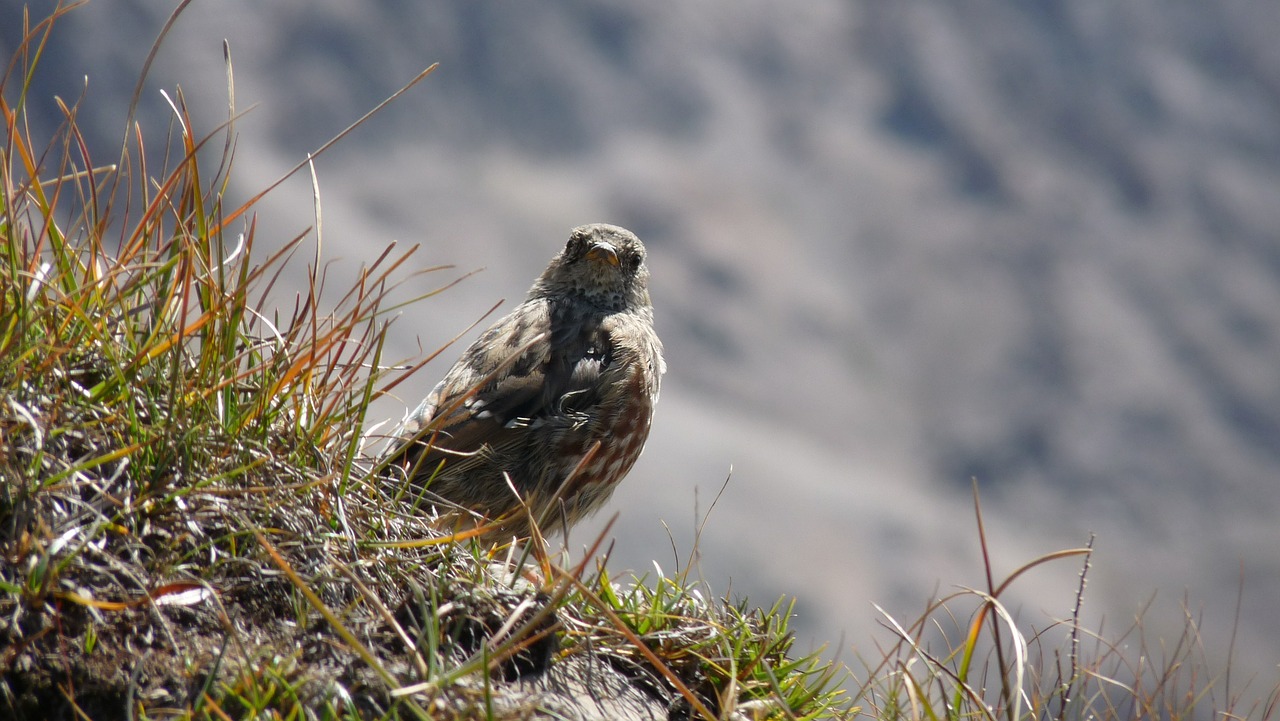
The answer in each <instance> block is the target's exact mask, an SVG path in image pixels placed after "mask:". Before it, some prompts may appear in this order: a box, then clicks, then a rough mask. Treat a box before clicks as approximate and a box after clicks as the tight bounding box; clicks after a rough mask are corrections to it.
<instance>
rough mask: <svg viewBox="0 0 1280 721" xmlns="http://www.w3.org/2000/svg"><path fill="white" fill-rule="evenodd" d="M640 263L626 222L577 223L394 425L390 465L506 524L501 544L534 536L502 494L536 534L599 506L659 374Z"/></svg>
mask: <svg viewBox="0 0 1280 721" xmlns="http://www.w3.org/2000/svg"><path fill="white" fill-rule="evenodd" d="M644 257H645V250H644V245H643V244H642V243H641V242H640V240H639V238H637V237H636V236H635V235H633V234H632V233H631V232H629V231H627V230H625V229H623V228H619V227H617V226H612V225H605V224H593V225H585V226H581V227H579V228H575V229H574V230H573V232H572V233H571V234H570V237H569V242H568V243H567V244H566V245H565V247H564V250H562V251H561V252H560V253H559V254H557V255H556V257H555V258H553V259H552V260H551V263H550V264H549V265H548V266H547V269H546V270H545V271H543V273H542V275H541V276H539V278H538V279H537V281H535V282H534V284H533V287H532V288H531V289H530V290H529V294H528V296H527V298H526V299H525V301H524V302H523V303H521V304H520V305H519V306H518V307H517V308H516V309H515V310H513V311H512V312H511V313H510V314H509V315H507V316H506V317H504V318H502V319H501V320H499V321H498V322H497V323H495V324H494V325H493V326H492V327H490V328H489V329H488V330H487V331H485V332H484V334H483V335H481V336H480V338H479V339H478V340H477V341H476V342H475V343H474V344H472V345H471V347H469V348H468V349H467V350H466V351H465V352H464V353H463V354H462V357H461V358H460V359H459V360H458V362H457V363H456V364H455V365H454V366H453V368H452V369H451V370H450V371H449V372H448V373H447V374H446V375H445V377H444V379H443V380H441V381H440V383H439V384H437V385H436V387H435V388H434V389H433V390H432V391H431V393H430V394H429V395H428V396H427V398H426V400H424V401H423V402H422V404H421V405H420V406H418V408H417V409H416V410H415V411H414V412H413V413H411V414H410V415H409V417H408V419H407V420H406V421H405V423H404V424H403V425H402V426H401V428H399V429H398V430H397V431H396V433H395V440H394V442H393V446H392V451H391V455H390V459H391V463H392V464H393V465H394V466H396V467H398V468H400V469H403V471H404V472H405V473H406V474H409V475H410V476H411V480H412V481H413V482H415V483H416V484H419V485H421V484H424V483H425V484H427V485H428V490H429V491H430V492H431V493H432V494H434V495H435V496H438V497H440V498H443V499H445V500H447V501H449V502H451V503H455V504H457V505H459V506H462V507H464V508H467V509H470V510H473V511H476V512H478V513H480V514H482V515H484V516H487V517H489V518H491V519H494V518H499V517H506V518H507V519H508V520H507V521H506V522H505V523H503V524H502V526H501V530H500V532H501V534H503V535H507V536H510V535H516V536H527V535H528V534H529V532H530V528H529V518H528V515H527V514H525V513H524V512H522V511H520V510H519V509H520V504H519V501H518V500H517V498H516V497H515V495H514V494H513V492H512V486H514V488H515V490H516V491H518V492H519V494H520V496H521V497H522V498H523V499H524V501H525V503H527V504H528V505H529V507H530V508H531V510H532V511H533V515H534V517H535V520H536V521H537V522H538V523H539V525H540V526H541V527H542V528H543V529H544V530H546V531H550V530H551V529H550V528H548V526H549V525H553V526H555V527H556V528H558V527H559V526H558V524H559V523H560V522H561V521H564V522H567V523H568V524H569V525H572V524H573V523H576V522H577V521H579V520H581V519H582V518H584V517H585V516H587V515H588V514H590V513H592V512H593V511H595V510H597V509H598V508H599V507H600V506H601V505H603V504H604V502H605V501H606V500H608V498H609V496H610V494H612V492H613V489H614V488H615V487H616V486H617V484H618V482H619V481H621V480H622V477H623V476H625V475H626V474H627V472H628V471H630V470H631V466H632V465H633V464H634V463H635V461H636V459H637V458H639V456H640V452H641V451H642V450H643V448H644V443H645V440H646V439H647V437H648V435H649V426H650V422H651V419H652V415H653V407H654V404H655V403H656V402H657V400H658V387H659V380H660V378H661V376H662V373H663V372H665V370H666V366H665V364H664V362H663V360H662V343H661V341H659V340H658V336H657V334H656V333H655V332H654V328H653V308H652V305H651V304H650V301H649V291H648V279H649V272H648V269H647V267H646V266H645V263H644ZM597 442H599V443H600V447H599V449H598V450H597V452H596V453H595V454H594V455H592V457H591V458H590V459H589V460H587V461H586V462H585V463H584V462H583V460H584V456H585V455H586V454H587V453H588V452H589V451H590V449H591V448H592V447H593V446H594V445H595V444H596V443H597ZM579 466H581V467H580V468H578V467H579ZM575 468H578V471H577V473H574V469H575ZM504 473H505V474H506V477H509V478H510V480H511V485H508V483H507V480H506V477H504ZM571 474H573V477H572V478H571V479H570V475H571ZM566 479H568V480H569V483H567V484H566V483H565V481H566Z"/></svg>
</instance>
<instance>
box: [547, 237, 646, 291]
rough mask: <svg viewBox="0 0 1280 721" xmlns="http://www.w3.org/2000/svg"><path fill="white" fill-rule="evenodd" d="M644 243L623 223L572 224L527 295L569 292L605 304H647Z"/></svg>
mask: <svg viewBox="0 0 1280 721" xmlns="http://www.w3.org/2000/svg"><path fill="white" fill-rule="evenodd" d="M644 260H645V252H644V243H641V242H640V239H639V238H637V237H636V236H635V234H634V233H632V232H631V231H629V230H627V229H626V228H620V227H618V226H616V225H607V224H605V223H592V224H590V225H582V226H579V227H577V228H574V229H573V232H571V233H570V234H569V242H568V243H566V244H565V246H564V250H562V251H560V253H559V254H557V255H556V257H555V258H552V259H551V263H550V264H549V265H548V266H547V269H546V270H545V271H543V272H542V275H541V276H539V277H538V280H537V281H536V282H535V283H534V284H533V288H532V289H530V291H529V296H530V297H531V298H532V297H539V296H543V297H546V296H556V295H563V294H573V295H577V296H580V297H581V298H583V299H584V300H586V301H588V302H590V303H592V304H593V305H596V306H599V307H601V308H607V309H610V310H627V309H631V310H640V309H647V308H649V307H650V302H649V269H648V268H647V267H646V266H645V263H644Z"/></svg>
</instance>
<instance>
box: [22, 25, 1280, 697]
mask: <svg viewBox="0 0 1280 721" xmlns="http://www.w3.org/2000/svg"><path fill="white" fill-rule="evenodd" d="M69 10H70V9H68V8H61V7H60V8H59V9H58V10H56V11H54V12H53V13H52V14H51V15H50V16H49V17H47V18H44V19H41V20H40V21H38V22H33V23H28V25H27V26H26V28H25V29H26V38H27V39H26V42H25V43H23V45H22V46H21V47H20V48H19V50H18V52H17V53H16V55H15V57H14V59H13V61H12V63H11V64H10V65H9V66H8V69H7V71H6V73H5V75H4V76H3V80H2V81H0V111H2V113H3V119H4V123H5V136H4V146H3V149H2V150H0V153H2V155H0V186H2V187H0V243H2V244H3V245H2V247H0V254H2V255H3V258H2V260H0V478H2V480H0V554H2V555H3V563H0V715H2V716H7V717H12V718H17V719H45V718H59V719H116V718H134V719H159V718H165V719H170V718H183V719H193V718H194V719H241V718H281V719H296V718H353V719H354V718H361V719H367V718H374V719H382V718H387V719H398V718H443V719H452V718H457V719H490V718H492V719H515V718H544V717H545V718H556V717H560V716H569V717H572V715H573V714H574V713H578V712H584V713H595V714H596V715H597V716H598V717H601V718H617V719H623V718H632V717H637V718H641V717H643V718H647V717H657V718H703V719H764V718H777V719H828V718H830V719H836V718H853V717H855V716H867V717H871V718H876V719H884V720H886V721H888V720H889V719H930V720H932V721H941V720H942V719H947V720H948V721H950V720H955V721H959V720H961V719H968V718H978V719H986V718H990V719H1004V720H1006V721H1016V720H1019V719H1027V718H1037V719H1040V718H1043V719H1087V718H1097V719H1131V718H1142V717H1153V718H1155V717H1158V718H1167V719H1182V718H1209V717H1210V716H1213V717H1218V716H1227V717H1231V718H1251V719H1269V718H1271V717H1272V716H1273V714H1274V710H1275V705H1276V700H1277V691H1276V690H1275V689H1274V688H1273V689H1272V690H1270V691H1268V692H1265V693H1264V694H1263V695H1262V696H1261V697H1260V700H1258V701H1255V702H1250V703H1245V702H1244V701H1243V700H1242V699H1244V698H1245V696H1244V695H1243V689H1241V690H1237V689H1233V688H1231V687H1230V683H1229V682H1227V681H1226V679H1225V677H1224V676H1223V675H1219V674H1213V673H1210V671H1209V670H1208V664H1207V662H1206V661H1205V660H1204V658H1203V655H1202V652H1203V645H1202V641H1201V639H1200V638H1199V636H1198V634H1197V633H1196V625H1195V622H1194V619H1193V618H1191V617H1190V616H1188V624H1187V627H1186V635H1185V636H1184V637H1183V638H1181V639H1177V640H1176V642H1175V643H1174V644H1173V645H1172V646H1168V645H1164V646H1159V650H1160V651H1162V653H1159V654H1157V653H1154V651H1155V650H1156V649H1155V648H1150V647H1148V645H1147V641H1146V639H1145V637H1144V635H1143V629H1142V628H1141V625H1140V622H1139V623H1138V624H1135V626H1134V628H1131V629H1129V630H1128V631H1126V632H1125V633H1123V634H1122V635H1121V636H1120V637H1119V638H1118V639H1115V640H1112V641H1107V640H1105V639H1104V637H1103V636H1102V635H1101V634H1100V633H1099V634H1091V633H1089V632H1086V631H1085V630H1084V629H1083V628H1082V627H1081V625H1080V622H1079V614H1078V609H1079V606H1080V604H1081V603H1082V602H1083V596H1084V593H1083V591H1084V587H1083V580H1084V578H1085V577H1086V575H1087V574H1086V573H1084V572H1082V573H1081V592H1080V596H1079V597H1078V598H1077V599H1076V607H1077V614H1076V616H1075V617H1073V618H1070V619H1065V620H1056V621H1051V622H1050V623H1048V624H1047V627H1046V628H1044V629H1042V630H1038V631H1036V630H1034V629H1033V630H1032V631H1031V632H1029V633H1028V632H1027V631H1026V630H1024V625H1023V624H1020V623H1018V622H1017V621H1016V619H1015V618H1014V616H1013V615H1012V614H1011V613H1010V612H1009V611H1008V610H1007V609H1005V608H1004V607H1003V606H1002V605H1001V603H1000V596H1001V593H1002V591H1003V590H1004V588H1005V587H1006V586H1007V585H1008V583H1009V582H1012V581H1013V580H1014V579H1016V577H1017V576H1018V575H1019V573H1018V572H1015V573H1014V574H1012V575H1011V576H1010V578H1009V579H1008V580H1007V581H1005V582H1003V583H1001V584H995V583H994V582H993V580H992V577H991V575H990V574H989V575H988V579H987V584H986V590H985V591H982V592H979V591H966V592H962V593H957V594H955V595H953V596H951V597H947V598H943V599H939V600H938V601H935V602H933V603H931V604H929V605H928V607H927V608H926V611H925V613H924V614H923V615H922V616H921V617H920V618H919V619H918V620H916V621H915V622H914V623H912V624H909V625H908V624H901V623H899V622H897V621H896V620H894V619H893V618H892V617H891V616H889V615H888V614H886V615H885V624H886V627H887V628H889V629H891V630H892V631H893V632H894V633H895V634H896V639H897V640H896V642H895V643H894V644H892V645H890V646H888V647H886V648H884V649H880V656H881V658H880V660H878V661H875V662H873V663H866V662H864V673H862V674H856V675H854V676H851V675H849V673H848V672H847V671H846V670H844V669H843V668H842V667H841V666H839V665H837V664H834V663H831V662H828V661H824V660H822V658H821V656H820V655H819V654H818V653H795V652H794V649H793V647H792V646H793V642H794V635H793V633H792V632H791V630H790V629H789V627H788V624H789V622H790V620H791V618H792V615H793V614H792V609H791V606H790V603H789V602H786V601H780V602H778V603H777V604H774V605H772V606H770V607H768V608H756V607H753V606H752V605H751V604H750V603H749V602H747V601H745V600H738V601H729V600H726V599H718V598H715V597H713V596H712V594H711V593H710V592H709V591H708V590H707V589H706V588H705V586H704V584H702V583H701V582H699V581H698V580H697V579H696V578H692V577H691V575H690V571H689V569H690V568H692V565H691V564H687V565H686V568H685V569H684V570H683V571H681V572H678V573H675V574H672V575H670V576H668V575H665V574H663V573H661V572H660V571H659V572H657V573H655V574H654V575H653V576H651V577H642V578H632V577H627V578H624V579H622V581H621V582H619V581H617V580H615V579H614V577H613V574H611V573H610V572H609V570H608V567H607V553H604V554H602V553H600V546H601V545H602V540H597V542H596V547H595V548H593V549H591V551H590V552H589V553H587V554H585V555H584V557H583V560H581V561H580V562H579V563H577V564H576V565H573V566H569V565H567V564H566V563H564V562H562V561H559V562H558V561H556V560H555V559H552V558H549V557H547V555H546V554H545V553H544V552H542V550H541V544H538V543H534V544H531V545H530V547H529V549H528V551H526V550H522V549H520V548H518V547H487V546H482V545H479V543H477V542H472V541H467V540H466V539H460V538H456V537H451V536H448V535H445V534H444V533H443V532H442V531H440V530H439V529H437V528H436V527H435V526H434V525H433V524H432V514H431V511H430V509H424V508H415V507H413V506H411V505H408V503H409V502H408V501H407V500H402V499H401V497H400V495H398V494H397V493H396V490H397V489H395V488H389V487H388V484H389V482H388V481H387V480H385V479H383V478H382V477H381V476H380V475H379V474H378V472H377V467H376V463H375V461H374V460H373V459H371V458H370V457H369V456H368V455H367V446H368V442H369V439H368V438H366V437H365V436H363V435H362V433H361V429H362V428H365V427H367V426H368V425H369V423H368V422H367V421H368V420H369V419H368V418H367V417H366V414H367V409H368V407H369V404H370V402H371V401H372V400H373V399H375V398H376V397H378V396H379V395H380V394H383V393H387V392H388V391H390V390H391V389H392V388H394V387H395V386H396V385H397V384H400V383H402V382H404V381H405V380H406V379H408V378H411V377H412V376H413V374H414V372H415V371H417V369H418V368H420V367H421V366H422V365H423V364H424V363H425V362H426V361H427V360H429V358H428V359H422V360H418V361H416V362H413V363H409V364H399V363H389V362H387V361H385V360H384V359H383V357H382V350H383V347H384V340H385V338H386V333H387V330H388V327H389V324H390V322H391V320H392V318H393V316H394V314H395V313H396V312H398V311H399V310H400V308H401V306H399V305H396V304H394V303H393V302H392V301H391V300H390V298H391V297H392V294H393V292H395V291H396V290H397V289H398V288H399V287H400V286H401V285H403V284H404V283H406V282H408V281H412V282H413V283H415V284H418V283H422V282H423V279H424V278H425V279H426V281H427V282H428V284H432V283H431V282H432V281H433V280H434V279H436V278H441V280H439V281H436V282H435V283H434V286H435V290H433V291H431V292H429V293H426V294H424V295H423V296H422V297H419V298H415V299H413V300H412V301H411V302H413V303H426V304H428V305H429V298H430V296H432V295H434V294H435V293H437V292H441V291H443V290H446V289H447V288H448V287H449V286H450V284H451V281H450V280H448V278H447V277H446V276H445V275H444V274H443V273H442V271H444V270H445V269H443V268H427V269H426V270H419V271H415V270H413V268H415V267H417V266H418V263H417V262H415V260H414V258H413V255H414V251H415V250H416V249H407V250H400V249H397V248H395V247H391V248H388V249H387V250H386V251H385V252H383V253H382V254H381V255H380V256H379V257H377V258H376V259H375V260H374V261H373V262H372V263H371V264H370V265H369V266H368V267H366V268H364V269H363V270H362V272H361V273H360V275H359V278H358V280H357V281H356V283H355V284H354V285H353V286H352V287H350V288H343V289H340V290H339V291H338V292H336V293H334V292H331V291H330V290H329V289H327V288H326V287H325V280H324V275H323V271H322V270H321V269H322V268H323V263H324V261H323V259H322V258H320V257H318V254H312V255H310V257H309V258H308V255H309V254H308V249H309V248H312V247H316V248H318V247H319V242H318V240H317V239H318V236H319V235H320V234H321V231H322V226H321V224H320V222H319V219H320V217H321V213H320V207H319V205H318V204H317V206H316V208H315V214H316V218H317V224H316V227H315V228H313V229H310V230H303V231H300V232H299V233H298V234H297V235H296V236H294V237H292V238H270V239H265V240H263V241H262V242H261V243H260V242H259V239H258V238H257V237H256V233H255V227H256V224H255V219H254V208H255V204H256V203H257V201H258V200H259V199H260V198H261V197H262V194H265V193H266V192H268V191H269V190H270V189H271V188H272V187H275V185H277V184H278V183H279V182H280V181H277V183H275V184H272V185H271V186H269V187H268V188H266V189H265V190H264V191H262V193H260V194H258V195H257V196H255V197H254V198H251V199H249V200H248V201H245V202H233V201H230V200H228V187H229V179H230V178H231V177H232V176H233V173H234V169H235V147H236V135H235V131H234V127H235V120H236V110H235V107H234V103H231V104H229V108H228V112H227V117H226V118H225V119H224V120H222V121H221V122H219V123H217V124H216V125H214V127H213V128H212V129H211V130H210V131H208V132H203V133H202V132H201V131H200V130H198V128H200V127H202V126H203V125H204V124H205V122H204V121H203V116H202V114H201V113H200V112H199V111H198V110H196V109H189V108H188V107H187V106H186V104H185V102H184V100H183V97H182V94H181V92H175V93H173V94H172V96H171V97H170V98H169V100H170V104H171V107H172V111H173V124H172V127H171V128H170V129H169V132H168V134H167V135H166V136H163V137H144V135H143V133H142V132H141V131H140V129H139V128H138V127H137V126H131V127H130V128H129V129H128V130H129V132H128V133H126V134H125V136H124V137H125V138H126V140H125V141H124V142H123V143H122V145H121V147H120V148H118V149H117V148H111V149H109V150H110V157H109V159H108V160H107V161H106V162H95V160H94V159H93V157H91V154H90V148H88V146H87V143H86V142H85V141H84V138H83V137H82V135H81V133H80V132H79V128H78V124H77V117H78V114H79V112H80V108H79V107H78V106H77V105H75V104H72V105H65V104H64V105H63V106H62V110H63V116H64V122H63V123H62V124H61V126H60V127H59V128H57V129H56V130H55V131H54V132H53V133H52V134H51V135H50V136H49V137H43V138H41V137H36V134H35V131H33V130H32V129H31V128H30V127H29V126H28V123H27V122H26V115H25V107H26V103H27V102H28V100H29V99H30V97H29V93H30V92H31V85H30V80H31V77H32V75H33V73H34V71H35V69H36V67H37V65H38V63H39V61H40V59H41V56H42V53H43V49H44V47H45V43H46V40H47V38H48V36H49V33H51V32H54V31H55V29H56V26H57V20H58V18H59V17H60V16H61V15H62V14H63V13H65V12H67V11H69ZM162 39H163V37H162V38H161V40H162ZM159 42H160V40H158V41H157V45H158V44H159ZM153 55H154V53H153ZM228 57H229V55H228ZM227 70H228V78H229V79H230V77H231V76H232V74H231V72H230V71H231V63H230V60H229V59H228V61H227ZM429 72H430V68H428V69H427V70H425V71H424V72H423V73H422V74H420V75H418V76H417V77H416V78H414V79H413V80H411V81H410V83H409V84H408V85H406V87H405V88H404V89H402V91H400V92H403V91H404V90H406V89H408V87H411V86H412V85H413V84H415V83H417V82H418V81H420V80H422V79H423V78H424V77H426V75H427V74H428V73H429ZM143 73H144V74H145V69H144V70H143ZM139 87H141V83H139ZM233 90H234V89H233V87H231V86H230V80H229V86H228V97H229V98H234V92H233ZM397 95H399V93H397V94H396V95H393V96H392V97H391V98H389V99H388V101H390V100H392V99H394V98H395V97H396V96H397ZM136 102H137V100H136V97H135V103H136ZM379 107H381V106H379ZM376 110H377V109H376V108H375V109H374V111H371V112H376ZM365 117H368V116H367V115H366V116H365ZM358 124H359V121H358V122H357V123H356V125H358ZM353 127H354V126H353ZM349 130H350V128H349V129H348V130H347V131H343V132H342V133H339V134H338V136H337V137H336V138H335V139H334V142H336V141H338V140H339V139H341V138H342V137H343V136H344V135H345V134H346V133H347V132H348V131H349ZM331 144H332V143H329V144H326V145H325V146H323V147H322V148H319V149H318V150H317V151H316V153H315V154H319V153H320V152H323V151H324V150H325V149H327V148H328V147H330V145H331ZM313 155H314V154H313ZM307 169H308V163H307V162H306V160H304V161H303V162H301V163H300V164H299V166H298V167H297V168H295V169H294V172H301V171H304V170H307ZM312 177H313V180H314V175H313V176H312ZM282 180H283V178H282V179H281V181H282ZM263 247H266V248H268V249H269V250H266V251H265V252H264V251H263V250H262V248H263ZM299 258H301V260H300V259H299ZM298 263H305V264H306V265H305V268H306V277H307V278H308V283H307V284H306V286H305V288H304V289H303V291H302V292H301V293H297V294H295V295H293V296H292V297H291V298H290V300H288V301H287V302H284V303H281V302H280V301H279V300H278V298H277V295H276V294H277V293H278V292H280V289H279V286H280V285H281V283H280V279H281V277H282V275H283V274H284V272H285V269H286V268H292V267H294V266H296V264H298ZM335 296H336V297H335ZM282 308H283V310H282ZM422 385H425V384H422ZM602 538H603V536H602ZM529 551H534V552H533V553H530V552H529ZM1076 557H1082V558H1085V559H1087V558H1088V549H1087V548H1086V549H1072V550H1068V551H1064V552H1061V553H1059V554H1053V555H1051V556H1048V557H1045V558H1041V559H1036V560H1035V561H1033V562H1031V563H1030V564H1028V566H1027V567H1032V566H1037V565H1041V564H1044V563H1049V562H1054V561H1060V560H1062V559H1064V558H1076ZM1086 563H1087V561H1086ZM1086 568H1087V566H1086ZM1133 648H1136V649H1137V654H1136V655H1134V652H1133V651H1132V650H1127V649H1133ZM855 676H856V677H855ZM644 714H648V716H645V715H644ZM557 715H559V716H557Z"/></svg>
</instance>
